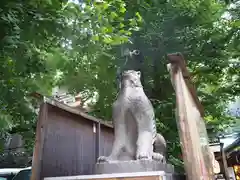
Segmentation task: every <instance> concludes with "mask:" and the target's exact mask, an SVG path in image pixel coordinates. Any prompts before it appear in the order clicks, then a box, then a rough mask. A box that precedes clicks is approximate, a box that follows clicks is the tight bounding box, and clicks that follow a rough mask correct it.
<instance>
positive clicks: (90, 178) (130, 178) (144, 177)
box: [44, 171, 174, 180]
mask: <svg viewBox="0 0 240 180" xmlns="http://www.w3.org/2000/svg"><path fill="white" fill-rule="evenodd" d="M173 178H174V177H173V175H172V174H169V173H165V172H164V171H154V172H150V171H149V172H133V173H115V174H98V175H81V176H65V177H48V178H44V180H173Z"/></svg>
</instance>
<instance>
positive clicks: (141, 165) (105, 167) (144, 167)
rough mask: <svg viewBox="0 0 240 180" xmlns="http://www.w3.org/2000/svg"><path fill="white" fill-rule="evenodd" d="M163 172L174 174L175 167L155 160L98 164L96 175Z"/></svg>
mask: <svg viewBox="0 0 240 180" xmlns="http://www.w3.org/2000/svg"><path fill="white" fill-rule="evenodd" d="M148 171H163V172H165V173H173V172H174V167H173V165H171V164H164V163H162V162H158V161H154V160H133V161H116V162H109V163H108V162H104V163H97V164H96V166H95V174H112V173H130V172H148Z"/></svg>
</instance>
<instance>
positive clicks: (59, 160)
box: [31, 99, 114, 180]
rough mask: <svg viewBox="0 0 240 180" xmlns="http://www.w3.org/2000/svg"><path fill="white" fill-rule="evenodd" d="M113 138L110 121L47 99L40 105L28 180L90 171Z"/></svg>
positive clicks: (89, 172) (105, 153)
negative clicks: (106, 121)
mask: <svg viewBox="0 0 240 180" xmlns="http://www.w3.org/2000/svg"><path fill="white" fill-rule="evenodd" d="M113 138H114V134H113V127H112V126H111V125H110V124H107V123H104V122H103V121H102V120H100V119H97V118H94V117H93V116H89V115H88V114H86V113H83V112H81V111H80V110H76V109H73V108H71V107H69V106H67V105H65V104H62V103H59V102H58V101H56V100H51V99H48V100H46V101H45V102H44V103H43V104H42V105H41V107H40V112H39V117H38V122H37V130H36V142H35V148H34V154H33V160H32V161H33V164H32V177H31V179H32V180H40V179H43V178H44V177H56V176H69V175H71V176H73V175H88V174H92V173H93V170H94V165H95V163H96V160H97V158H98V157H99V156H100V155H109V154H110V151H111V148H112V143H113Z"/></svg>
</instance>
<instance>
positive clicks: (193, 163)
mask: <svg viewBox="0 0 240 180" xmlns="http://www.w3.org/2000/svg"><path fill="white" fill-rule="evenodd" d="M168 59H169V62H170V64H168V70H169V72H170V75H171V81H172V84H173V87H174V89H175V92H176V102H177V111H176V119H177V124H178V130H179V136H180V141H181V148H182V152H183V159H184V166H185V170H186V173H187V178H188V180H213V179H214V174H213V166H212V161H211V157H210V156H211V154H210V153H211V152H210V149H209V145H208V137H207V132H206V127H205V123H204V121H203V114H204V112H203V107H202V106H201V103H200V101H199V99H198V97H197V94H196V90H195V88H194V86H193V84H192V83H191V81H190V75H189V72H188V71H187V68H186V65H185V64H186V63H185V60H184V59H183V56H182V55H181V54H179V53H176V54H169V55H168Z"/></svg>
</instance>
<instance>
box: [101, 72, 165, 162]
mask: <svg viewBox="0 0 240 180" xmlns="http://www.w3.org/2000/svg"><path fill="white" fill-rule="evenodd" d="M140 78H141V73H140V72H139V71H134V70H128V71H124V72H123V74H122V78H121V88H120V91H119V94H118V97H117V100H116V101H115V102H114V104H113V121H114V136H115V139H114V143H113V148H112V152H111V153H110V155H109V156H107V157H104V156H102V157H99V158H98V162H109V163H111V162H112V161H126V160H129V161H130V160H156V161H162V162H164V161H165V157H164V156H165V151H166V141H165V139H164V137H163V136H162V135H161V134H158V133H157V131H156V122H155V114H154V109H153V106H152V104H151V102H150V100H149V99H148V97H147V96H146V94H145V92H144V90H143V87H142V84H141V80H140Z"/></svg>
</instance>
